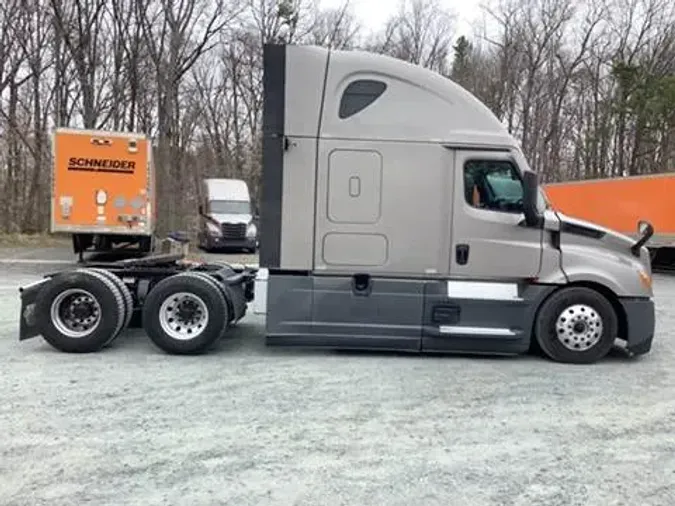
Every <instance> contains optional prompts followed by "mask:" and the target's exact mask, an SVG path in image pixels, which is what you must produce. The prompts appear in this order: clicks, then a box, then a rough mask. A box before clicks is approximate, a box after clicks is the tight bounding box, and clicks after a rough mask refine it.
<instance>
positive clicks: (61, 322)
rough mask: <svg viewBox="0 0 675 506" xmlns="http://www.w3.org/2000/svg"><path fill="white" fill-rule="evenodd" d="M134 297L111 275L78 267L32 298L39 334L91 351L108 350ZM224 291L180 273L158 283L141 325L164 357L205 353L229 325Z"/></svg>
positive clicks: (66, 348)
mask: <svg viewBox="0 0 675 506" xmlns="http://www.w3.org/2000/svg"><path fill="white" fill-rule="evenodd" d="M134 309H135V308H134V298H133V296H132V294H131V292H130V291H129V289H128V288H127V286H126V285H125V284H124V282H123V281H122V280H121V279H120V278H119V277H117V276H116V275H115V274H113V273H111V272H108V271H106V270H102V269H77V270H74V271H71V272H67V273H63V274H60V275H58V276H56V277H54V278H52V279H51V280H50V281H49V283H48V284H47V285H46V286H45V287H44V288H43V289H42V290H41V291H40V293H39V295H38V297H37V299H36V307H35V312H36V314H40V315H48V317H46V318H42V319H40V320H39V321H38V322H37V326H38V330H39V332H40V334H42V336H43V337H44V339H45V340H46V341H47V342H48V343H49V344H50V345H52V346H53V347H54V348H56V349H58V350H60V351H63V352H67V353H91V352H96V351H99V350H101V349H102V348H104V347H106V346H109V345H110V344H112V342H113V341H114V340H115V339H116V338H117V337H118V336H119V335H120V334H121V332H122V331H123V330H124V329H125V328H126V327H128V325H129V322H130V321H131V317H132V315H133V312H134ZM229 315H230V311H229V307H228V303H227V300H226V292H225V289H224V288H223V287H221V286H220V285H219V284H218V283H216V282H215V281H214V280H213V279H212V278H211V277H209V276H208V275H207V274H203V273H198V272H185V273H181V274H177V275H174V276H170V277H168V278H165V279H163V280H162V281H160V282H159V283H157V285H155V287H154V288H153V289H152V290H151V291H150V293H149V294H148V296H147V298H146V299H145V303H144V305H143V327H144V329H145V331H146V333H147V334H148V336H149V337H150V339H151V340H152V342H153V343H154V344H155V345H157V346H158V347H159V348H160V349H162V350H163V351H165V352H168V353H176V354H196V353H202V352H204V351H207V350H208V349H209V348H210V347H211V346H212V345H213V344H214V343H215V342H216V341H217V340H218V339H219V338H220V337H222V336H223V335H224V333H225V332H226V330H227V328H228V326H229V321H230V318H229Z"/></svg>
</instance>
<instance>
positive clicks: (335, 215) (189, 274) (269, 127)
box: [20, 45, 655, 363]
mask: <svg viewBox="0 0 675 506" xmlns="http://www.w3.org/2000/svg"><path fill="white" fill-rule="evenodd" d="M263 60H264V84H263V87H264V111H263V134H264V140H263V175H262V198H261V216H260V218H261V223H260V225H261V228H262V229H264V230H265V235H264V237H263V238H262V240H261V243H260V265H259V266H258V267H256V268H250V267H245V266H240V267H237V266H232V265H221V264H207V263H205V264H196V265H195V264H186V263H183V262H181V260H180V259H176V258H172V257H161V256H155V257H150V258H146V259H142V260H131V261H125V262H118V263H116V264H113V265H89V266H85V267H80V268H78V269H74V270H71V271H66V272H61V273H56V274H54V275H50V276H48V277H46V278H45V279H44V280H40V281H39V282H38V283H37V284H34V285H32V286H30V287H26V288H24V289H22V292H21V297H22V309H21V311H22V313H21V331H20V339H27V338H30V337H34V336H37V335H42V336H43V337H44V338H45V339H46V340H47V341H48V342H49V343H51V344H52V345H53V346H55V347H56V348H58V349H60V350H63V351H70V352H89V351H96V350H99V349H101V348H102V347H104V346H107V345H109V344H110V343H111V342H112V340H114V339H115V337H116V336H117V335H119V333H120V332H121V330H122V329H123V328H124V327H126V326H129V325H133V324H134V322H135V324H136V325H140V326H142V327H143V328H144V329H145V331H146V332H147V334H148V335H149V337H150V338H151V339H152V340H153V342H154V343H155V344H156V345H157V346H159V347H160V348H161V349H163V350H165V351H166V352H169V353H200V352H204V351H206V350H208V349H209V348H210V346H211V345H212V344H213V343H214V342H215V341H216V340H217V339H219V338H220V337H222V336H224V335H225V334H226V333H227V329H228V328H229V326H230V325H232V324H235V323H236V322H237V321H238V320H240V319H241V318H242V317H243V316H244V314H245V313H246V309H247V306H248V304H249V303H250V302H251V301H253V299H254V297H255V291H256V290H255V284H256V276H257V275H258V274H259V273H260V272H262V271H263V270H264V271H265V274H266V276H265V277H266V281H265V283H266V286H265V288H266V290H265V295H264V298H265V301H264V303H265V304H264V308H265V309H264V311H265V313H266V342H267V344H268V345H272V346H303V347H322V348H333V349H369V350H399V351H409V352H458V353H490V354H519V353H525V352H527V351H528V350H530V349H531V348H532V347H533V346H538V347H539V348H540V349H541V350H542V351H543V353H544V354H545V355H546V356H548V357H550V358H551V359H552V360H555V361H559V362H567V363H592V362H595V361H597V360H599V359H601V358H602V357H603V356H605V355H606V354H607V353H608V352H609V350H610V348H611V347H612V346H613V345H614V344H615V343H616V341H617V339H618V340H621V341H623V342H624V343H625V346H624V347H625V349H627V350H628V352H630V353H632V354H635V355H639V354H644V353H647V352H649V351H650V349H651V344H652V339H653V336H654V328H655V315H654V303H653V292H652V280H651V265H650V258H649V254H648V251H647V249H646V248H645V247H644V244H645V242H646V241H647V240H648V239H649V237H650V236H651V234H653V232H654V231H653V228H652V227H651V225H650V224H649V223H646V222H645V223H642V222H641V223H640V224H636V227H639V230H640V234H641V237H640V239H639V240H637V241H634V240H632V239H630V238H628V237H626V236H623V235H620V234H618V233H616V232H614V231H611V230H608V229H605V228H602V227H599V226H597V225H594V224H592V223H589V222H584V221H581V220H575V219H572V218H570V217H567V216H564V215H562V214H560V213H557V212H555V211H553V210H552V209H550V208H549V206H548V205H547V202H546V199H545V196H544V193H543V192H542V191H541V189H540V188H539V186H538V181H537V176H536V174H535V173H533V172H532V171H531V170H530V169H529V167H528V164H527V161H526V160H525V158H524V156H523V153H522V151H521V149H520V147H519V145H518V143H517V141H516V140H515V139H514V138H513V137H512V136H511V135H509V133H508V131H507V130H506V129H505V127H504V126H503V125H502V124H501V123H500V122H499V120H498V119H497V118H496V117H495V115H494V114H493V113H492V112H491V111H490V110H489V109H488V108H487V107H486V106H485V105H483V104H482V103H481V102H480V101H479V100H478V99H477V98H476V97H474V96H473V95H471V94H470V93H469V92H467V91H466V90H464V89H463V88H461V87H460V86H458V85H457V84H455V83H453V82H452V81H451V80H449V79H447V78H445V77H442V76H441V75H439V74H436V73H434V72H432V71H429V70H426V69H423V68H421V67H419V66H415V65H412V64H409V63H406V62H403V61H400V60H398V59H394V58H390V57H386V56H383V55H376V54H370V53H366V52H360V51H336V50H328V49H325V48H320V47H314V46H295V45H266V46H265V48H264V55H263ZM259 269H260V272H258V270H259ZM134 316H135V318H134Z"/></svg>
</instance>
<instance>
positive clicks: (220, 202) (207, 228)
mask: <svg viewBox="0 0 675 506" xmlns="http://www.w3.org/2000/svg"><path fill="white" fill-rule="evenodd" d="M201 195H202V198H201V202H200V205H199V218H200V219H199V232H198V238H197V240H198V243H199V246H200V247H201V248H202V249H204V250H206V251H212V250H215V249H222V248H228V249H239V250H244V251H247V252H249V253H254V252H255V251H256V250H257V248H258V223H257V222H258V215H257V211H256V209H255V206H254V204H253V202H252V200H251V193H250V191H249V188H248V185H247V184H246V181H243V180H241V179H216V178H210V179H204V180H203V181H202V191H201Z"/></svg>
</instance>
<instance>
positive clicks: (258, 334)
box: [32, 322, 642, 363]
mask: <svg viewBox="0 0 675 506" xmlns="http://www.w3.org/2000/svg"><path fill="white" fill-rule="evenodd" d="M35 339H36V340H40V345H38V346H37V347H36V348H35V349H34V350H32V352H33V353H35V352H38V353H45V354H51V353H55V354H61V352H60V351H58V350H56V349H54V348H52V347H51V346H50V345H49V344H48V343H46V342H45V341H44V340H42V338H41V337H37V338H35ZM98 354H103V355H109V354H112V355H117V354H125V355H128V354H131V355H137V356H143V355H146V356H167V357H168V356H170V355H168V354H167V353H165V352H164V351H163V350H161V349H159V348H158V347H157V346H155V345H154V344H153V342H152V341H151V340H150V338H149V337H148V336H147V334H146V333H145V331H143V329H136V328H134V329H127V330H126V331H124V332H123V333H122V334H121V335H120V336H119V337H118V338H117V339H116V340H115V341H114V342H113V343H112V344H111V345H110V346H108V347H106V348H104V349H103V350H101V351H100V352H97V353H94V354H93V355H98ZM90 355H91V354H90ZM201 356H213V357H223V356H237V357H246V356H259V357H286V358H292V357H331V356H343V357H371V356H372V357H391V358H406V359H410V358H411V357H418V358H426V359H432V358H435V359H442V360H451V359H466V358H471V359H474V360H482V361H490V362H503V361H513V360H519V361H548V359H547V357H545V356H544V355H543V354H542V352H540V351H538V350H536V349H533V350H531V351H530V352H528V353H525V354H521V355H496V354H488V353H451V352H447V353H417V352H402V351H389V350H331V349H321V348H295V347H275V346H267V345H266V343H265V335H264V326H263V325H261V324H259V323H254V322H246V323H239V324H238V325H236V326H234V327H232V328H231V329H230V330H229V331H228V333H227V334H226V335H225V336H224V337H223V339H221V340H220V341H219V342H217V343H216V344H215V345H214V346H213V348H211V349H210V350H209V351H208V352H206V353H204V354H202V355H201ZM641 358H642V357H631V356H630V355H629V354H628V353H627V352H626V350H624V349H623V348H621V347H619V346H615V347H613V348H612V349H611V350H610V352H609V354H608V355H607V356H606V357H605V358H604V359H603V360H602V361H601V362H610V363H617V362H632V361H635V360H640V359H641Z"/></svg>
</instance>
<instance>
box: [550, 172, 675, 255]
mask: <svg viewBox="0 0 675 506" xmlns="http://www.w3.org/2000/svg"><path fill="white" fill-rule="evenodd" d="M544 191H545V192H546V196H547V197H548V199H549V202H550V204H551V206H552V207H553V208H555V209H556V210H558V211H561V212H563V213H565V214H567V215H569V216H572V217H575V218H581V219H584V220H588V221H591V222H594V223H597V224H598V225H601V226H604V227H607V228H610V229H613V230H616V231H617V232H620V233H622V234H624V235H627V236H629V237H631V238H633V239H639V237H640V234H639V233H638V230H637V224H638V221H640V220H646V221H648V222H649V223H651V224H652V226H653V227H654V235H653V236H652V237H651V239H650V240H649V241H648V243H647V244H646V246H647V247H648V248H649V249H650V250H651V251H652V253H653V256H655V258H654V260H653V261H654V263H655V264H659V265H658V266H659V267H661V266H665V264H668V266H671V265H672V266H675V197H674V196H675V174H674V173H665V174H654V175H648V176H631V177H620V178H608V179H588V180H581V181H567V182H563V183H552V184H548V185H545V186H544ZM657 253H658V257H659V258H656V254H657ZM671 258H672V260H671ZM661 264H663V265H661Z"/></svg>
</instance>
